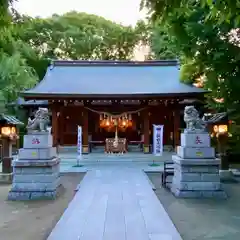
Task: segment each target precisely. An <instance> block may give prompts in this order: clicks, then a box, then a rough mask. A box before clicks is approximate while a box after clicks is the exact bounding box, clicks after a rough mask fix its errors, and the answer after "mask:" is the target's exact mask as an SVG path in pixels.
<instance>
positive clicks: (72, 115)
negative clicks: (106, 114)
mask: <svg viewBox="0 0 240 240" xmlns="http://www.w3.org/2000/svg"><path fill="white" fill-rule="evenodd" d="M82 118H83V117H82V109H81V108H80V107H77V106H68V107H64V108H63V109H62V110H61V119H62V121H61V126H60V128H61V136H60V145H77V127H78V125H79V126H82V123H83V119H82Z"/></svg>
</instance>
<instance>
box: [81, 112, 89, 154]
mask: <svg viewBox="0 0 240 240" xmlns="http://www.w3.org/2000/svg"><path fill="white" fill-rule="evenodd" d="M82 113H83V130H82V142H83V151H82V152H83V154H88V152H89V149H88V146H89V144H88V110H87V109H83V112H82Z"/></svg>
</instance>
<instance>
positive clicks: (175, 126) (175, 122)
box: [173, 109, 180, 149]
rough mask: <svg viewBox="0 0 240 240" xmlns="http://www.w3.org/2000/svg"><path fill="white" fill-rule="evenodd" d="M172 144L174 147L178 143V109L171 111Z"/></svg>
mask: <svg viewBox="0 0 240 240" xmlns="http://www.w3.org/2000/svg"><path fill="white" fill-rule="evenodd" d="M173 144H174V148H175V149H176V147H177V146H179V145H180V110H179V109H175V110H174V112H173Z"/></svg>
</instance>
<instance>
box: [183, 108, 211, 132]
mask: <svg viewBox="0 0 240 240" xmlns="http://www.w3.org/2000/svg"><path fill="white" fill-rule="evenodd" d="M184 122H185V123H186V129H185V131H188V132H206V123H205V122H204V121H203V120H202V119H201V118H200V117H199V113H198V111H197V110H196V108H195V107H194V106H186V107H185V109H184Z"/></svg>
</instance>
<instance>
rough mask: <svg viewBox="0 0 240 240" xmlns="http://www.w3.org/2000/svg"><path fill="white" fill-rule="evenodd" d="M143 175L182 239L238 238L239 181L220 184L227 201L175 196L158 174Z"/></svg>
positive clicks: (217, 239)
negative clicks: (152, 185)
mask: <svg viewBox="0 0 240 240" xmlns="http://www.w3.org/2000/svg"><path fill="white" fill-rule="evenodd" d="M147 175H148V177H149V179H150V180H151V181H152V183H153V184H154V186H155V187H156V191H155V193H156V195H157V197H158V199H159V200H160V202H161V203H162V204H163V206H164V208H165V210H166V211H167V213H168V214H169V216H170V218H171V219H172V221H173V223H174V224H175V226H176V228H177V229H178V231H179V233H180V234H181V236H182V238H183V240H210V239H211V240H213V239H214V240H239V239H240V228H239V226H240V206H239V199H240V183H228V184H224V189H225V191H226V192H227V193H228V195H229V198H228V199H227V200H213V199H177V198H175V197H174V196H173V195H172V194H171V192H170V191H168V190H165V189H164V188H162V187H161V174H160V173H148V174H147Z"/></svg>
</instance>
